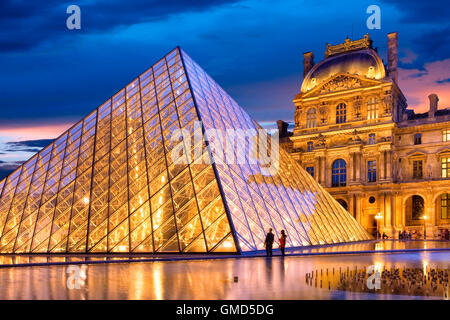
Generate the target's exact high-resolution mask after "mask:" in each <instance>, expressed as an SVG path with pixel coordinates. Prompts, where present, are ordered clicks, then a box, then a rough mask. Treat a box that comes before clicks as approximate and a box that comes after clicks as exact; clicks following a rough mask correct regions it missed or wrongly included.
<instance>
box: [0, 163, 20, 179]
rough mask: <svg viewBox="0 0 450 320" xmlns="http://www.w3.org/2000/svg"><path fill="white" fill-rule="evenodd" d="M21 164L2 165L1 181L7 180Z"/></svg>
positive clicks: (0, 167) (0, 165)
mask: <svg viewBox="0 0 450 320" xmlns="http://www.w3.org/2000/svg"><path fill="white" fill-rule="evenodd" d="M19 165H20V164H14V163H2V164H0V180H3V179H4V178H6V177H7V176H8V175H9V174H10V173H12V172H13V171H14V170H16V169H17V167H18V166H19Z"/></svg>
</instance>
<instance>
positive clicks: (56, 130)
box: [0, 123, 73, 141]
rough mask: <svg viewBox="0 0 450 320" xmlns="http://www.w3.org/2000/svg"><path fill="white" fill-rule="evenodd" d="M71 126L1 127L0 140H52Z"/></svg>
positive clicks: (27, 125) (66, 124) (32, 125)
mask: <svg viewBox="0 0 450 320" xmlns="http://www.w3.org/2000/svg"><path fill="white" fill-rule="evenodd" d="M72 125H73V124H72V123H61V124H21V125H17V126H13V125H11V126H2V128H0V138H3V139H4V140H7V141H21V140H38V139H53V138H56V137H58V136H59V135H61V134H62V133H63V132H64V131H66V130H67V129H69V128H70V127H71V126H72Z"/></svg>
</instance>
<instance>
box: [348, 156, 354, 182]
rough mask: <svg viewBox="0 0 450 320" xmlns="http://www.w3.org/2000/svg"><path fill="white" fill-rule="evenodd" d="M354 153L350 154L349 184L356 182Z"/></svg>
mask: <svg viewBox="0 0 450 320" xmlns="http://www.w3.org/2000/svg"><path fill="white" fill-rule="evenodd" d="M354 155H355V154H354V153H350V161H349V162H350V163H349V166H348V169H349V170H350V172H349V182H353V181H354V180H355V176H354V174H353V173H354V171H355V163H354V161H353V157H354Z"/></svg>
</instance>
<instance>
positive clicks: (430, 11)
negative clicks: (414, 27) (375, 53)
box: [381, 0, 450, 24]
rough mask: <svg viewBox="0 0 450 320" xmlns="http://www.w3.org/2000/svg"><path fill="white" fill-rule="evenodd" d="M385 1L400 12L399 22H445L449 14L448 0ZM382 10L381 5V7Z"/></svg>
mask: <svg viewBox="0 0 450 320" xmlns="http://www.w3.org/2000/svg"><path fill="white" fill-rule="evenodd" d="M383 2H385V3H390V4H393V5H394V6H395V7H396V8H397V9H398V11H399V12H400V13H401V19H400V21H401V22H405V23H413V24H420V23H431V24H436V23H446V24H448V21H449V16H450V6H449V5H448V1H445V0H436V1H411V0H386V1H383ZM381 9H382V10H383V7H381Z"/></svg>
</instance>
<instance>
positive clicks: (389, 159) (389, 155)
mask: <svg viewBox="0 0 450 320" xmlns="http://www.w3.org/2000/svg"><path fill="white" fill-rule="evenodd" d="M386 155H387V157H386V179H388V180H391V179H392V151H391V150H388V151H386Z"/></svg>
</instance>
